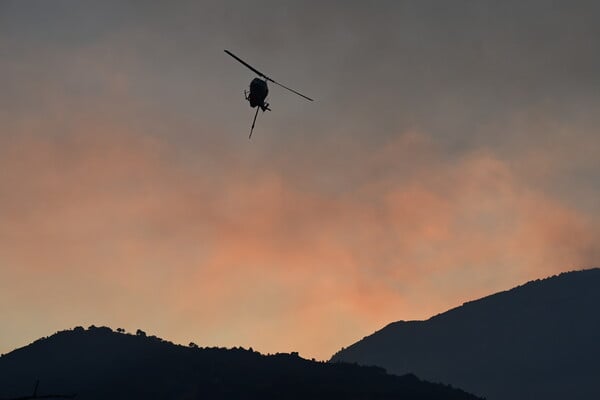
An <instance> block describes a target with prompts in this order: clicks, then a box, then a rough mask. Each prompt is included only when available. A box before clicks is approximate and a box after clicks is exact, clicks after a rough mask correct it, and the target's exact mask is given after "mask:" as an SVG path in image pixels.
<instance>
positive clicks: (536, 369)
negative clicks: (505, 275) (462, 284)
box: [331, 268, 600, 400]
mask: <svg viewBox="0 0 600 400" xmlns="http://www.w3.org/2000/svg"><path fill="white" fill-rule="evenodd" d="M598 305H600V269H598V268H593V269H588V270H582V271H571V272H566V273H562V274H559V275H555V276H552V277H548V278H545V279H538V280H534V281H530V282H527V283H525V284H523V285H519V286H517V287H515V288H512V289H509V290H505V291H502V292H498V293H494V294H491V295H489V296H485V297H483V298H480V299H477V300H472V301H468V302H465V303H463V305H461V306H459V307H455V308H452V309H450V310H448V311H446V312H444V313H440V314H437V315H435V316H432V317H431V318H429V319H427V320H423V321H396V322H393V323H390V324H388V325H386V326H385V327H384V328H382V329H380V330H378V331H376V332H374V333H373V334H371V335H369V336H366V337H364V338H363V339H362V340H359V341H358V342H356V343H354V344H352V345H350V346H348V347H347V348H345V349H342V350H341V351H339V352H337V353H336V354H334V355H333V356H332V358H331V361H333V362H335V361H346V362H356V363H358V364H361V365H377V366H381V367H384V368H386V370H388V372H390V373H395V374H402V373H403V372H405V371H410V372H411V373H415V374H416V375H418V376H420V377H422V378H423V379H427V380H430V381H434V382H445V383H450V384H453V385H456V386H459V387H461V388H464V389H465V390H467V391H470V392H472V393H476V394H478V395H481V396H486V397H488V398H489V399H490V400H495V399H503V398H511V399H526V398H544V399H558V398H562V397H561V396H567V397H568V396H571V398H572V397H573V396H572V395H573V392H574V391H575V392H579V393H581V394H582V396H587V395H593V396H597V398H600V392H599V390H598V389H597V388H594V387H593V385H592V384H591V383H587V384H586V379H591V375H593V374H596V373H597V374H600V370H599V369H598V366H597V363H595V362H594V357H600V346H599V345H598V342H597V339H596V338H597V337H598V335H599V334H600V317H598V314H599V313H598ZM506 382H513V383H512V384H510V385H507V384H506ZM544 382H545V383H547V384H546V386H544V385H543V383H544ZM560 382H562V383H563V385H562V386H560ZM590 382H593V380H590ZM513 388H514V389H513ZM593 396H592V397H593ZM576 397H578V396H576Z"/></svg>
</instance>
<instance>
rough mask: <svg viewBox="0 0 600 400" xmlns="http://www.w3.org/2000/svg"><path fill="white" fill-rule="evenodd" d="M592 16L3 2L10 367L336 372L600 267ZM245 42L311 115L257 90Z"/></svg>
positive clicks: (537, 4)
mask: <svg viewBox="0 0 600 400" xmlns="http://www.w3.org/2000/svg"><path fill="white" fill-rule="evenodd" d="M599 18H600V5H599V3H598V2H594V1H589V2H586V1H502V2H490V1H474V0H473V1H453V2H438V1H377V2H364V1H302V2H299V1H298V2H290V1H262V0H259V1H253V2H246V1H189V2H188V1H168V2H166V1H165V2H159V1H87V0H78V1H75V0H73V1H63V0H55V1H42V0H39V1H33V0H28V1H6V0H4V1H0V353H7V352H9V351H11V350H12V349H14V348H17V347H21V346H24V345H26V344H28V343H30V342H31V341H33V340H35V339H37V338H39V337H42V336H47V335H50V334H52V333H54V332H56V331H58V330H62V329H66V328H72V327H75V326H78V325H81V326H89V325H92V324H95V325H97V326H100V325H107V326H111V327H113V328H115V329H116V328H124V329H126V330H127V331H129V332H135V330H136V329H138V328H139V329H143V330H144V331H146V332H147V333H148V334H153V335H157V336H159V337H163V338H165V339H168V340H172V341H174V342H176V343H182V344H187V343H189V342H190V341H193V342H195V343H197V344H198V345H200V346H222V347H233V346H243V347H246V348H248V347H253V348H254V349H255V350H258V351H261V352H263V353H275V352H290V351H298V352H300V355H301V356H303V357H307V358H311V357H315V358H317V359H323V360H325V359H328V358H329V357H330V356H331V355H332V354H333V353H334V352H336V351H338V350H339V349H340V348H341V347H342V346H348V345H349V344H351V343H353V342H355V341H357V340H359V339H361V338H362V337H363V336H366V335H369V334H371V333H372V332H374V331H375V330H378V329H381V328H382V327H383V326H385V325H386V324H388V323H390V322H393V321H398V320H413V319H426V318H429V317H430V316H433V315H435V314H438V313H441V312H443V311H445V310H447V309H450V308H453V307H456V306H459V305H460V304H462V303H463V302H465V301H469V300H473V299H477V298H479V297H482V296H485V295H488V294H491V293H494V292H497V291H501V290H506V289H509V288H511V287H514V286H516V285H519V284H522V283H524V282H526V281H528V280H532V279H538V278H543V277H546V276H550V275H554V274H557V273H560V272H563V271H569V270H574V269H583V268H589V267H593V266H599V265H600V263H599V259H600V246H599V244H600V201H599V199H600V176H599V175H600V135H599V126H600V113H598V110H600V43H599V38H600V25H599V24H598V23H597V21H598V19H599ZM224 49H228V50H230V51H232V52H234V53H235V54H237V55H238V56H239V57H241V58H243V59H245V60H246V61H247V62H249V63H250V64H252V65H253V66H254V67H256V68H257V69H259V70H261V71H262V72H264V73H266V74H267V75H269V76H270V77H272V78H273V79H275V80H277V81H279V82H281V83H283V84H285V85H288V86H290V87H292V88H294V89H296V90H298V91H300V92H302V93H303V94H306V95H307V96H310V97H312V98H314V99H315V102H307V101H306V100H304V99H302V98H300V97H298V96H295V95H294V94H292V93H289V92H287V91H285V90H284V89H281V88H278V87H276V86H273V85H271V87H270V96H269V100H268V101H269V102H270V103H271V108H272V109H273V111H272V112H267V113H264V114H262V113H261V115H259V116H258V121H257V126H256V128H255V130H254V134H253V137H252V140H248V133H249V128H250V124H251V120H252V117H253V111H254V110H253V109H251V108H250V107H249V106H248V103H247V102H246V101H245V100H244V98H243V90H244V89H246V88H247V87H248V84H249V82H250V80H251V79H252V78H254V75H253V74H252V72H251V71H249V70H247V69H246V68H244V67H243V66H242V65H241V64H239V63H237V62H236V61H235V60H233V59H232V58H230V57H228V56H227V55H226V54H225V53H224V52H223V50H224Z"/></svg>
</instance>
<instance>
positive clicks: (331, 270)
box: [0, 124, 598, 358]
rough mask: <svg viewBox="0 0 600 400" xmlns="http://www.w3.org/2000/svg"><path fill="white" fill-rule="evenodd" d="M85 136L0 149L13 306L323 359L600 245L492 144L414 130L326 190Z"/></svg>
mask: <svg viewBox="0 0 600 400" xmlns="http://www.w3.org/2000/svg"><path fill="white" fill-rule="evenodd" d="M92 126H94V124H92ZM84 131H85V129H83V127H82V128H81V129H75V128H74V130H73V132H70V133H67V134H66V135H62V136H60V137H59V138H48V137H46V138H41V137H33V136H32V137H23V138H20V139H12V140H11V141H9V142H8V143H4V145H3V146H2V150H1V154H0V160H1V161H0V168H1V170H2V171H4V173H3V174H2V175H1V178H0V187H2V188H3V190H2V200H1V210H2V219H3V221H4V223H3V224H2V227H0V237H2V243H1V245H0V254H1V261H2V265H3V268H2V272H3V276H4V277H5V278H6V279H3V282H5V284H4V287H3V296H4V297H5V298H6V297H9V298H14V299H16V300H17V301H18V303H19V304H20V306H19V307H18V308H16V309H14V310H13V311H12V312H11V314H13V313H33V314H36V313H38V312H39V307H42V303H41V301H42V299H43V306H44V308H48V309H50V310H52V311H51V312H50V315H46V316H45V319H46V320H52V321H53V324H54V325H55V326H57V328H60V327H61V326H60V324H61V323H62V324H66V325H67V326H69V325H73V324H78V323H79V321H81V320H89V321H90V323H94V322H97V320H96V318H97V319H101V320H103V321H106V323H109V324H111V325H125V326H131V325H132V324H134V323H137V324H139V326H142V327H146V328H147V329H148V330H149V331H156V332H158V333H160V334H162V335H164V336H165V337H169V338H174V339H175V340H180V341H182V342H185V341H186V340H189V339H190V338H195V339H194V340H196V341H197V342H199V343H206V344H219V345H230V346H233V345H239V344H243V345H247V346H254V347H255V348H257V349H261V350H263V351H286V350H290V349H296V350H300V351H301V352H302V353H303V354H306V355H316V356H318V357H321V358H326V357H327V356H328V355H329V354H330V353H332V352H333V351H335V350H336V349H337V348H338V347H339V346H340V345H341V344H344V343H348V342H350V341H352V340H354V339H356V338H357V335H360V334H361V333H363V334H364V333H368V332H369V331H370V330H372V329H374V328H376V327H378V326H381V325H383V324H385V323H387V322H390V321H392V320H397V319H408V318H425V317H427V316H429V315H431V314H433V313H435V312H440V311H443V310H444V309H445V308H448V307H449V306H452V305H455V304H458V303H460V302H462V301H465V300H469V299H472V298H474V297H476V296H480V295H485V294H488V293H490V292H493V291H495V290H501V289H506V288H507V287H510V286H511V285H515V284H518V283H521V282H522V281H524V280H526V279H532V278H538V277H541V276H545V275H548V274H552V273H556V272H559V271H563V270H568V269H572V268H573V267H575V266H586V265H591V263H592V262H594V260H595V259H594V257H596V256H597V248H596V247H595V243H597V238H598V224H597V220H594V219H590V218H589V217H590V216H588V215H583V214H581V213H579V212H578V211H577V210H575V209H572V208H569V207H568V206H566V205H565V204H562V203H561V202H560V201H556V200H555V199H553V198H549V197H548V196H547V195H546V194H545V193H544V192H540V191H538V190H536V188H532V187H530V186H529V185H528V184H527V182H524V181H522V180H521V179H519V176H517V175H516V174H515V173H514V171H512V170H511V167H510V166H509V165H507V163H506V162H503V161H502V160H499V159H498V158H497V157H495V156H494V155H493V154H492V153H490V152H487V151H476V152H472V153H470V154H466V155H464V156H462V157H460V158H449V157H446V156H444V155H443V154H441V153H440V149H439V148H437V147H436V143H435V142H433V141H432V140H431V138H429V137H427V135H424V134H420V133H415V132H409V133H406V134H403V135H399V137H398V139H397V140H394V141H393V142H390V143H387V144H386V145H385V146H383V147H381V148H379V149H377V151H374V152H372V153H371V154H370V156H369V157H368V158H367V159H364V160H362V161H361V162H360V165H361V171H362V172H361V173H360V174H359V173H357V174H356V175H354V177H353V179H352V181H350V182H349V183H348V185H347V188H346V189H345V190H343V191H333V192H331V191H328V190H324V189H323V188H322V186H321V185H320V184H319V183H318V180H319V168H318V167H315V166H311V165H309V164H305V165H301V166H298V168H302V169H303V174H304V176H305V179H306V180H305V181H304V182H296V181H294V180H293V179H290V177H289V176H286V174H284V173H283V172H281V171H278V168H277V167H276V165H271V166H269V165H267V163H262V164H260V165H256V164H254V162H253V161H248V160H238V162H237V163H233V164H230V165H226V164H222V165H221V169H220V172H219V174H218V175H217V176H215V175H214V174H213V173H210V174H206V173H203V171H202V169H201V168H199V167H200V166H201V165H202V164H203V163H202V162H199V163H198V164H194V163H189V162H187V161H186V162H185V163H182V162H181V161H179V160H178V159H177V152H176V151H175V150H174V149H173V148H171V147H170V145H169V144H168V143H165V142H164V141H161V140H159V139H157V138H153V137H148V136H145V135H143V134H142V133H141V132H135V131H129V130H128V128H127V127H119V126H118V125H116V126H113V127H111V129H109V130H106V131H104V132H103V133H102V134H99V132H95V134H89V133H83V134H80V133H79V132H84ZM342 145H343V144H342ZM351 148H352V146H351V145H350V146H349V149H350V150H349V151H351ZM198 157H199V159H203V160H204V161H206V159H209V158H210V157H211V155H210V154H205V153H202V154H199V155H198ZM349 157H351V158H354V159H356V158H359V157H358V156H357V155H356V154H350V155H349ZM313 180H314V181H315V182H317V183H314V184H311V181H313ZM9 282H10V283H9ZM24 288H28V289H27V290H24ZM30 291H34V292H35V293H37V296H35V297H34V298H31V297H30V296H29V293H30ZM73 304H77V306H73ZM36 310H37V311H36ZM63 326H64V325H63ZM306 326H313V327H315V329H311V330H310V331H309V330H307V329H305V327H306ZM131 328H134V327H133V326H132V327H131Z"/></svg>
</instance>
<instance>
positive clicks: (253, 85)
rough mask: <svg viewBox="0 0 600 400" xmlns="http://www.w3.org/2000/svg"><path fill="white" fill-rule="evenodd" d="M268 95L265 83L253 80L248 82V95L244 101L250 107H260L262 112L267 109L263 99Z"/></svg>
mask: <svg viewBox="0 0 600 400" xmlns="http://www.w3.org/2000/svg"><path fill="white" fill-rule="evenodd" d="M268 94H269V88H268V87H267V82H266V81H264V80H262V79H260V78H254V79H252V82H250V93H249V94H248V95H247V96H246V100H248V102H249V103H250V107H252V108H254V107H257V106H258V107H260V108H262V109H263V110H264V109H265V108H266V107H268V105H265V99H266V98H267V95H268Z"/></svg>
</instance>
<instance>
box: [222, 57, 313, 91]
mask: <svg viewBox="0 0 600 400" xmlns="http://www.w3.org/2000/svg"><path fill="white" fill-rule="evenodd" d="M223 51H224V52H225V53H227V54H229V55H230V56H231V57H233V58H235V59H236V60H238V61H239V62H240V63H242V64H243V65H245V66H246V67H247V68H248V69H250V70H251V71H253V72H254V73H255V74H257V75H258V76H260V77H263V78H265V79H266V80H268V81H270V82H273V83H274V84H276V85H279V86H281V87H282V88H284V89H287V90H289V91H290V92H292V93H295V94H297V95H298V96H300V97H304V98H305V99H306V100H309V101H314V100H313V99H311V98H310V97H308V96H305V95H303V94H302V93H300V92H297V91H295V90H294V89H291V88H289V87H287V86H285V85H282V84H281V83H279V82H276V81H274V80H273V79H271V78H269V77H268V76H266V75H265V74H263V73H262V72H260V71H259V70H257V69H255V68H254V67H252V66H251V65H250V64H248V63H247V62H246V61H244V60H242V59H241V58H239V57H238V56H236V55H235V54H233V53H232V52H230V51H229V50H223Z"/></svg>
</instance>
